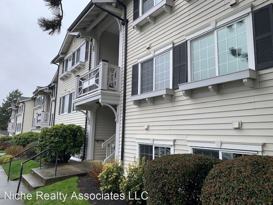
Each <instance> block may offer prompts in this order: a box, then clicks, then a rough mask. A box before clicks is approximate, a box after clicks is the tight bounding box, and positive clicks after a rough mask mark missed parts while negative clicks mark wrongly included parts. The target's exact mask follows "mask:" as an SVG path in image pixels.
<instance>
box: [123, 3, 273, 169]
mask: <svg viewBox="0 0 273 205" xmlns="http://www.w3.org/2000/svg"><path fill="white" fill-rule="evenodd" d="M228 2H229V1H222V0H217V1H214V0H199V1H190V2H189V3H188V2H186V1H181V0H177V1H175V7H174V8H173V11H172V13H171V14H164V15H162V16H160V17H159V18H157V19H156V21H155V24H149V25H147V26H145V27H144V28H143V29H142V31H140V32H139V31H137V30H134V29H133V28H132V21H133V18H132V12H133V11H132V10H133V4H132V1H130V3H129V5H128V9H129V11H128V14H129V22H130V23H129V40H128V41H129V47H128V73H127V107H126V130H125V133H126V135H125V136H126V137H125V165H128V163H131V162H132V161H134V160H136V156H137V139H138V138H144V139H165V140H166V139H174V140H175V146H174V153H189V152H190V147H189V146H188V140H202V141H223V142H234V143H236V142H238V143H265V145H264V146H263V153H262V154H264V155H273V68H272V69H267V70H263V71H259V80H258V82H257V85H256V87H255V88H248V87H245V86H243V84H242V83H241V82H232V83H226V84H223V85H221V87H220V91H219V93H218V94H215V93H211V92H209V91H208V89H207V88H202V89H198V90H196V91H194V93H193V95H192V98H188V97H184V96H182V93H181V92H179V91H178V90H176V91H175V96H174V98H173V100H172V101H171V102H170V101H168V100H163V99H162V98H157V99H156V100H155V103H154V104H153V105H149V104H148V103H141V105H140V106H136V105H134V104H133V102H132V101H131V100H130V96H131V82H132V79H131V76H132V65H133V64H135V63H137V60H138V59H140V58H141V57H143V56H145V54H147V55H148V54H149V53H150V52H149V51H147V50H146V48H147V47H148V46H150V47H151V50H153V49H155V48H158V47H160V46H161V45H164V44H165V45H166V43H170V42H174V44H175V45H177V44H178V43H180V42H183V41H185V36H187V35H188V34H189V33H191V32H192V31H193V30H194V29H197V28H200V27H201V26H203V25H204V24H207V23H209V22H211V21H212V20H213V19H219V18H220V17H222V16H224V15H227V14H228V13H230V12H233V11H234V10H236V9H237V8H239V7H243V6H244V5H247V4H249V3H250V2H253V4H254V5H256V6H258V5H261V4H262V3H264V2H266V1H264V0H258V1H251V0H240V4H239V5H238V6H236V7H234V8H231V7H230V6H229V4H228ZM236 121H242V122H243V128H242V129H241V130H234V129H233V127H232V122H236ZM146 125H149V130H145V129H144V127H145V126H146Z"/></svg>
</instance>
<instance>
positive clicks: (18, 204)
mask: <svg viewBox="0 0 273 205" xmlns="http://www.w3.org/2000/svg"><path fill="white" fill-rule="evenodd" d="M17 185H18V181H9V182H7V175H6V173H5V171H4V169H3V168H2V166H0V204H1V205H2V204H4V205H23V202H22V201H16V200H8V199H7V200H6V199H5V198H4V196H5V192H6V193H13V194H15V193H16V189H17ZM20 192H23V193H27V192H28V191H27V189H26V188H25V187H24V185H23V184H21V187H20Z"/></svg>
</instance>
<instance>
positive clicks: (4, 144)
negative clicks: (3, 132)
mask: <svg viewBox="0 0 273 205" xmlns="http://www.w3.org/2000/svg"><path fill="white" fill-rule="evenodd" d="M11 145H12V137H0V150H5V149H7V148H8V147H9V146H11Z"/></svg>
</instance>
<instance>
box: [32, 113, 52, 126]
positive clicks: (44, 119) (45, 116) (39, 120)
mask: <svg viewBox="0 0 273 205" xmlns="http://www.w3.org/2000/svg"><path fill="white" fill-rule="evenodd" d="M32 126H33V127H48V126H49V113H48V112H41V113H37V114H36V116H35V117H34V118H33V121H32Z"/></svg>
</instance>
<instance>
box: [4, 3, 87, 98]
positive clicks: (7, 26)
mask: <svg viewBox="0 0 273 205" xmlns="http://www.w3.org/2000/svg"><path fill="white" fill-rule="evenodd" d="M89 1H90V0H63V6H64V14H65V16H64V21H63V27H62V32H61V33H60V34H57V35H56V34H55V35H54V36H49V35H48V34H47V33H46V32H43V31H41V29H40V28H39V26H38V24H37V19H38V18H39V17H42V16H45V17H48V16H50V13H49V12H50V11H49V10H48V9H47V7H46V6H45V3H44V1H43V0H1V11H0V103H2V100H3V99H4V98H5V97H6V96H7V94H8V93H9V92H10V91H12V90H14V89H17V88H18V89H19V90H21V91H22V92H23V94H24V96H31V95H32V92H33V91H34V90H35V88H36V86H44V85H48V84H49V83H50V81H51V79H52V77H53V75H54V73H55V72H56V68H57V67H56V65H51V64H50V61H51V60H52V59H53V57H55V56H56V55H57V53H58V51H59V48H60V46H61V43H62V41H63V38H64V36H65V33H66V30H67V28H68V27H69V25H70V24H71V23H72V22H73V20H74V19H75V18H76V17H77V16H78V15H79V13H80V12H81V11H82V9H83V8H84V7H85V6H86V5H87V4H88V2H89Z"/></svg>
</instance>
